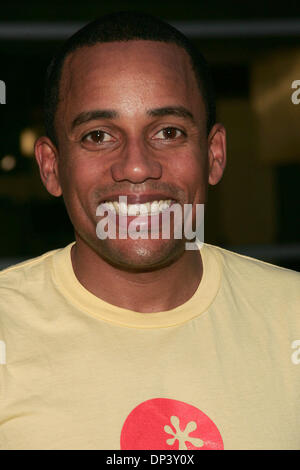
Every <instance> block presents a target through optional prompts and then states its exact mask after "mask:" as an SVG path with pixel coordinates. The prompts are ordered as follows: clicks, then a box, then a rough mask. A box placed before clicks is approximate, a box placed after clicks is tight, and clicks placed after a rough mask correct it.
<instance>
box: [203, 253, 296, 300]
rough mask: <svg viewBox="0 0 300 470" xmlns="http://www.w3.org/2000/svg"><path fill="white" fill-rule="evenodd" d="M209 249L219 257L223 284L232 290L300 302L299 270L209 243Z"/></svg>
mask: <svg viewBox="0 0 300 470" xmlns="http://www.w3.org/2000/svg"><path fill="white" fill-rule="evenodd" d="M207 248H208V250H209V251H211V252H213V253H214V254H215V255H216V256H217V258H218V259H219V262H220V264H221V268H222V274H223V276H222V279H223V283H225V284H226V283H227V284H230V286H231V289H234V288H235V287H236V288H237V289H238V290H239V291H240V292H243V291H247V292H251V293H253V292H256V293H257V294H260V293H261V294H264V295H265V296H268V295H269V296H273V297H274V298H277V299H278V298H279V297H281V298H282V297H284V298H285V299H294V300H297V301H298V303H299V302H300V273H299V272H297V271H293V270H291V269H287V268H283V267H280V266H277V265H274V264H271V263H267V262H265V261H261V260H258V259H256V258H251V257H249V256H245V255H241V254H238V253H235V252H233V251H229V250H226V249H224V248H221V247H218V246H214V245H207Z"/></svg>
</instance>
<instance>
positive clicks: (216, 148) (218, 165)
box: [208, 123, 226, 185]
mask: <svg viewBox="0 0 300 470" xmlns="http://www.w3.org/2000/svg"><path fill="white" fill-rule="evenodd" d="M208 160H209V178H208V182H209V184H211V185H215V184H217V183H218V182H219V181H220V180H221V179H222V176H223V173H224V170H225V167H226V130H225V128H224V126H223V125H222V124H219V123H218V124H215V125H214V126H213V128H212V130H211V131H210V134H209V137H208Z"/></svg>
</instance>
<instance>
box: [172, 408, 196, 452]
mask: <svg viewBox="0 0 300 470" xmlns="http://www.w3.org/2000/svg"><path fill="white" fill-rule="evenodd" d="M170 421H171V424H173V426H174V428H175V432H174V431H173V429H172V428H171V427H170V426H169V425H166V426H164V430H165V432H166V433H167V434H171V435H172V436H174V437H173V438H171V439H167V441H166V442H167V444H169V445H170V446H171V445H172V444H174V442H175V441H176V439H177V440H178V442H179V448H178V450H187V446H186V444H185V443H186V441H187V442H190V443H191V444H193V446H195V447H202V446H203V445H204V442H203V441H202V439H198V437H189V434H190V433H191V432H192V431H195V429H197V424H196V423H195V421H190V422H189V423H187V425H186V428H185V430H184V431H181V429H180V421H179V418H178V417H177V416H171V418H170Z"/></svg>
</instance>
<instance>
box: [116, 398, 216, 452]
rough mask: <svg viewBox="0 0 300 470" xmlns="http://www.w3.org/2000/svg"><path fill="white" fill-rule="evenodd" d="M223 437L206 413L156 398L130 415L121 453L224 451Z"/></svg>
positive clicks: (169, 400) (142, 404)
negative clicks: (142, 451)
mask: <svg viewBox="0 0 300 470" xmlns="http://www.w3.org/2000/svg"><path fill="white" fill-rule="evenodd" d="M222 449H224V446H223V440H222V437H221V434H220V432H219V430H218V428H217V426H216V425H215V423H214V422H213V421H212V420H211V419H210V418H209V417H208V416H207V415H206V414H204V413H203V412H202V411H200V410H199V409H198V408H196V407H195V406H193V405H189V404H188V403H184V402H183V401H178V400H172V399H169V398H153V399H151V400H147V401H144V402H143V403H140V404H139V405H138V406H137V407H136V408H134V409H133V410H132V411H131V413H129V415H128V416H127V418H126V420H125V422H124V425H123V428H122V431H121V450H222Z"/></svg>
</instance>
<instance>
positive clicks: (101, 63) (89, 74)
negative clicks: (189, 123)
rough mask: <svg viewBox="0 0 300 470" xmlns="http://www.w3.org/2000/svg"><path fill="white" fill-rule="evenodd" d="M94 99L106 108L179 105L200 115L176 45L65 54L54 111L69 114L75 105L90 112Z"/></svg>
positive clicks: (104, 47) (123, 45) (117, 45)
mask: <svg viewBox="0 0 300 470" xmlns="http://www.w3.org/2000/svg"><path fill="white" fill-rule="evenodd" d="M99 100H100V101H101V106H102V107H107V108H112V106H118V105H120V106H127V109H128V110H129V108H130V107H132V109H136V110H137V109H139V108H140V107H141V106H142V105H144V106H146V105H151V107H156V106H163V105H171V104H182V105H186V106H190V107H193V108H195V107H198V108H199V109H201V111H202V112H203V103H202V98H201V95H200V91H199V87H198V83H197V79H196V76H195V73H194V71H193V69H192V65H191V60H190V57H189V55H188V54H187V52H186V51H185V50H184V49H183V48H181V47H179V46H177V45H176V44H170V43H164V42H158V41H145V40H138V41H133V40H132V41H127V42H108V43H99V44H96V45H93V46H84V47H81V48H79V49H77V50H76V51H74V52H73V53H71V54H70V55H69V56H67V58H66V60H65V63H64V66H63V70H62V76H61V83H60V105H59V107H60V108H63V109H64V111H65V112H67V111H69V112H70V113H73V112H75V110H74V108H76V111H78V107H79V108H82V109H80V110H86V109H87V108H90V109H92V108H93V106H92V104H93V103H97V104H99V103H98V102H99ZM176 101H177V102H176ZM91 106H92V108H91ZM94 107H95V106H94Z"/></svg>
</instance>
